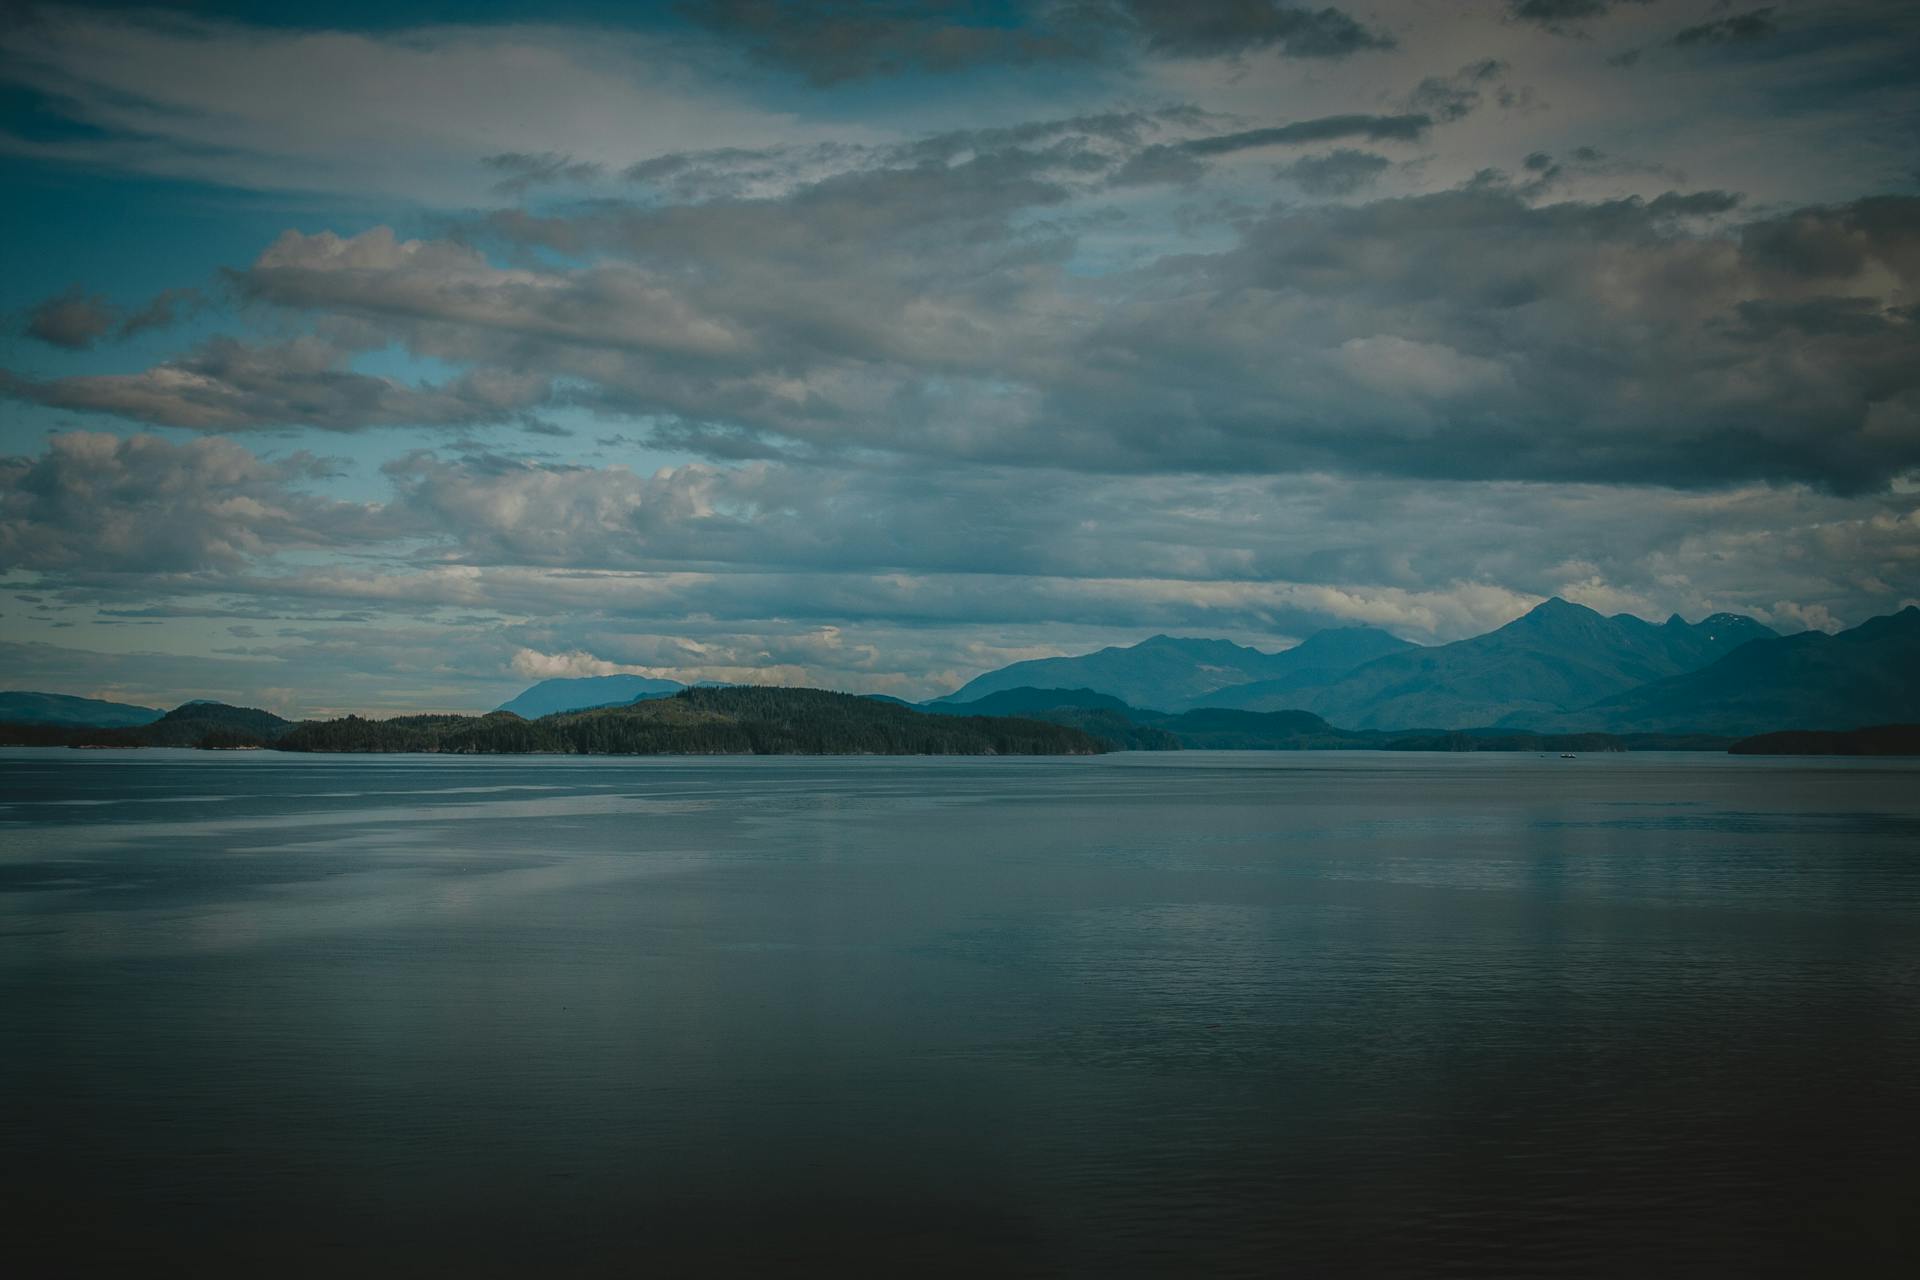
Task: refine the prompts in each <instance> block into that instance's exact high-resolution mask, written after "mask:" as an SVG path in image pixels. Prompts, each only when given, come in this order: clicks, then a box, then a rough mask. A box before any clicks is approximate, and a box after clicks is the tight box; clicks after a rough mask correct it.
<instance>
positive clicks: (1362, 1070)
mask: <svg viewBox="0 0 1920 1280" xmlns="http://www.w3.org/2000/svg"><path fill="white" fill-rule="evenodd" d="M0 805H4V808H0V1218H4V1219H5V1220H6V1222H5V1225H4V1239H3V1240H0V1250H3V1251H4V1262H0V1268H3V1269H5V1270H6V1271H7V1272H8V1273H9V1274H13V1275H34V1274H41V1273H51V1272H77V1271H80V1270H81V1269H83V1268H90V1267H92V1266H94V1265H95V1264H98V1263H100V1262H102V1261H106V1262H109V1263H112V1264H116V1265H118V1266H119V1267H120V1268H121V1269H122V1270H123V1271H124V1272H125V1273H126V1274H142V1275H145V1274H165V1273H170V1272H172V1273H181V1274H198V1275H205V1274H214V1273H218V1272H222V1271H228V1270H236V1269H242V1268H244V1269H247V1270H250V1271H253V1272H255V1273H258V1274H269V1273H271V1274H287V1273H295V1274H324V1275H335V1274H342V1275H344V1274H353V1273H361V1274H365V1273H368V1272H374V1273H390V1272H400V1271H410V1272H438V1273H444V1274H448V1275H461V1274H475V1273H494V1272H502V1273H511V1272H522V1273H524V1272H534V1271H545V1272H549V1273H552V1272H596V1273H633V1274H643V1273H647V1272H651V1273H653V1274H671V1275H678V1274H701V1273H709V1274H710V1273H716V1272H726V1271H749V1270H752V1271H761V1272H779V1271H786V1270H796V1269H798V1268H800V1267H802V1266H804V1265H808V1264H819V1263H823V1262H824V1263H827V1264H829V1265H832V1266H834V1267H835V1268H837V1269H838V1270H839V1271H841V1272H843V1273H888V1274H897V1275H915V1274H927V1273H930V1272H932V1273H951V1274H965V1275H973V1274H1002V1275H1005V1274H1025V1273H1054V1274H1057V1273H1062V1272H1068V1273H1079V1274H1086V1275H1114V1274H1127V1273H1157V1274H1206V1273H1217V1274H1228V1273H1244V1274H1273V1273H1276V1272H1289V1271H1290V1272H1292V1273H1294V1274H1301V1275H1321V1274H1328V1273H1350V1274H1366V1275H1390V1274H1433V1273H1450V1274H1460V1275H1490V1274H1512V1275H1541V1274H1549V1273H1575V1274H1606V1275H1645V1274H1701V1273H1740V1274H1755V1273H1794V1274H1827V1275H1859V1274H1866V1273H1882V1272H1884V1273H1889V1274H1892V1273H1900V1272H1909V1273H1911V1272H1910V1270H1909V1269H1910V1268H1912V1267H1914V1266H1915V1265H1916V1263H1920V762H1905V763H1902V762H1858V761H1808V760H1777V759H1776V760H1768V759H1737V758H1731V757H1712V756H1667V757H1654V756H1635V757H1585V758H1582V759H1580V760H1577V761H1563V760H1559V759H1551V758H1539V757H1533V756H1407V755H1372V754H1346V753H1341V754H1277V755H1252V754H1249V755H1216V754H1205V753H1192V754H1186V755H1177V756H1122V757H1108V758H1104V759H1093V760H1005V761H995V760H985V761H982V760H894V759H858V760H792V759H787V760H778V759H734V760H571V759H545V758H493V759H473V760H442V759H434V758H420V757H415V758H383V757H358V758H351V757H348V758H341V757H335V758H324V757H283V756H278V755H272V754H256V755H245V756H212V755H195V754H190V753H173V752H141V753H128V754H118V753H104V752H103V753H79V752H64V751H63V752H26V751H17V752H5V753H0Z"/></svg>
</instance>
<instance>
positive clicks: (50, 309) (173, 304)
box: [26, 285, 206, 351]
mask: <svg viewBox="0 0 1920 1280" xmlns="http://www.w3.org/2000/svg"><path fill="white" fill-rule="evenodd" d="M205 305H206V298H205V295H203V294H202V293H201V292H200V291H199V290H198V289H166V290H163V291H162V292H160V293H158V294H155V295H154V296H153V297H152V298H151V299H149V300H148V301H147V302H146V303H145V304H144V305H143V306H141V307H139V308H138V309H136V310H134V311H133V312H131V313H128V314H125V315H124V316H123V315H122V313H121V310H120V308H119V307H117V306H115V305H114V304H113V303H112V302H110V301H109V300H108V299H107V297H106V295H105V294H97V293H96V294H88V293H86V292H84V291H82V290H81V289H80V287H79V286H78V285H76V286H74V287H72V288H70V289H68V290H67V291H66V292H65V293H62V294H59V295H56V296H55V297H52V298H48V299H47V300H46V301H45V302H42V303H40V304H39V305H38V306H36V307H34V308H33V310H32V311H31V312H30V313H28V317H27V326H26V331H27V335H28V336H29V337H33V338H37V339H39V340H40V341H41V342H45V343H48V344H50V345H52V346H56V347H64V348H66V349H67V350H69V351H85V350H87V349H88V348H90V347H92V346H93V345H94V344H95V343H97V342H98V341H100V340H101V339H102V338H105V337H108V336H112V337H113V338H115V339H125V338H132V337H137V336H139V335H140V334H142V333H146V332H148V331H149V330H153V329H164V328H167V327H169V326H170V325H172V324H173V323H174V322H175V321H176V320H178V319H179V318H180V317H181V315H182V314H184V313H186V312H188V311H192V310H196V309H198V308H200V307H202V306H205Z"/></svg>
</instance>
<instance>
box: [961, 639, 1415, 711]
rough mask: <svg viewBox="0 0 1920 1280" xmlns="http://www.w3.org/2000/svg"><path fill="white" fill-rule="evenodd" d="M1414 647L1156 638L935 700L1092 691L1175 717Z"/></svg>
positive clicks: (1038, 665)
mask: <svg viewBox="0 0 1920 1280" xmlns="http://www.w3.org/2000/svg"><path fill="white" fill-rule="evenodd" d="M1414 647H1415V646H1413V645H1410V644H1408V643H1407V642H1406V641H1404V640H1401V639H1399V638H1398V637H1397V636H1393V635H1389V634H1388V633H1387V632H1385V631H1381V630H1379V629H1378V628H1375V627H1341V628H1336V629H1334V630H1331V631H1322V632H1318V633H1316V634H1315V635H1313V636H1310V637H1308V638H1307V640H1305V641H1304V642H1302V643H1301V644H1298V645H1296V646H1294V647H1293V648H1291V649H1285V650H1282V651H1281V652H1279V653H1266V652H1264V651H1262V650H1259V649H1250V648H1248V647H1247V646H1245V645H1239V644H1234V643H1233V642H1232V641H1230V640H1197V639H1185V638H1180V637H1176V636H1154V637H1153V638H1152V639H1150V640H1142V641H1141V642H1140V643H1139V644H1136V645H1132V646H1129V647H1127V648H1118V647H1116V648H1111V649H1101V650H1100V651H1098V652H1097V653H1088V654H1082V655H1080V656H1079V657H1071V658H1035V659H1032V660H1030V661H1027V662H1016V663H1014V664H1013V665H1011V666H1006V667H1002V668H1000V669H999V670H998V671H989V672H987V673H986V674H985V675H982V676H978V677H976V678H975V679H973V680H970V681H968V682H967V683H966V684H965V685H964V686H963V687H962V688H960V689H959V690H958V691H957V692H955V693H951V694H949V695H947V696H946V697H945V698H942V699H940V701H942V702H976V701H978V700H980V699H981V698H984V697H986V696H987V695H988V694H990V693H999V692H1001V691H1003V690H1007V689H1021V688H1029V689H1090V690H1093V691H1094V692H1096V693H1104V694H1109V695H1111V696H1113V697H1115V698H1118V699H1120V700H1121V701H1122V702H1125V703H1127V704H1128V705H1129V706H1133V707H1142V708H1146V707H1151V708H1156V709H1158V710H1162V711H1180V710H1184V709H1185V708H1187V707H1190V706H1193V705H1195V704H1196V703H1197V702H1199V701H1200V700H1202V699H1204V698H1206V697H1207V695H1209V694H1211V693H1213V692H1214V691H1216V690H1219V689H1224V688H1226V687H1228V686H1230V685H1242V684H1247V683H1249V682H1253V681H1268V680H1280V679H1284V678H1286V677H1289V676H1292V675H1295V674H1296V673H1299V672H1304V671H1313V672H1318V673H1333V674H1338V673H1340V672H1344V671H1348V670H1351V669H1352V668H1354V667H1356V666H1359V665H1360V664H1361V663H1363V662H1367V661H1369V660H1371V659H1374V658H1378V657H1380V656H1381V655H1382V654H1388V653H1396V652H1400V651H1403V650H1407V649H1412V648H1414Z"/></svg>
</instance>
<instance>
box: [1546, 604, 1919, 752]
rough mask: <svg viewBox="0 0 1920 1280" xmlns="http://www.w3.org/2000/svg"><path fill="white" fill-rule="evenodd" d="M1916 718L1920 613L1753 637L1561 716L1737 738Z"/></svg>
mask: <svg viewBox="0 0 1920 1280" xmlns="http://www.w3.org/2000/svg"><path fill="white" fill-rule="evenodd" d="M1909 720H1920V608H1915V607H1914V606H1912V605H1909V606H1908V607H1906V608H1905V609H1902V610H1901V611H1900V612H1899V613H1896V614H1891V615H1888V616H1886V617H1881V618H1872V619H1869V620H1868V621H1866V622H1863V623H1861V624H1860V625H1859V626H1857V627H1855V628H1853V629H1852V630H1850V631H1842V632H1840V633H1839V634H1838V635H1827V634H1825V633H1823V632H1818V631H1808V632H1803V633H1801V634H1800V635H1795V636H1781V637H1774V638H1771V639H1764V640H1755V641H1753V642H1752V643H1750V644H1745V645H1742V646H1740V647H1739V648H1737V649H1735V650H1734V651H1733V652H1731V653H1729V654H1726V655H1725V656H1723V657H1722V658H1720V659H1719V660H1718V661H1716V662H1714V663H1711V664H1710V665H1708V666H1705V667H1702V668H1701V669H1700V670H1698V671H1693V672H1689V673H1687V674H1685V675H1679V676H1674V677H1671V678H1669V679H1665V680H1659V681H1655V682H1653V683H1651V684H1648V685H1646V686H1644V687H1642V688H1637V689H1633V690H1630V691H1627V692H1624V693H1621V694H1618V695H1615V696H1613V697H1611V698H1606V699H1602V700H1599V701H1596V702H1595V703H1593V704H1592V705H1590V706H1587V707H1585V708H1582V709H1580V710H1579V711H1577V712H1575V713H1572V714H1568V715H1565V716H1561V717H1558V718H1557V719H1556V720H1555V721H1554V725H1553V727H1556V728H1563V729H1597V730H1601V731H1603V732H1608V733H1634V732H1650V733H1661V732H1673V731H1680V730H1693V731H1698V732H1705V733H1723V734H1727V735H1729V736H1733V737H1740V736H1743V735H1748V734H1763V733H1772V732H1775V731H1780V730H1790V729H1791V730H1804V729H1824V730H1840V729H1855V728H1858V727H1860V726H1861V725H1872V724H1886V723H1888V722H1889V721H1909Z"/></svg>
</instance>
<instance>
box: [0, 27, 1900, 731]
mask: <svg viewBox="0 0 1920 1280" xmlns="http://www.w3.org/2000/svg"><path fill="white" fill-rule="evenodd" d="M1916 67H1920V5H1914V4H1912V3H1910V0H1826V2H1813V0H1776V2H1775V3H1772V4H1767V5H1754V4H1749V3H1745V2H1744V0H1735V2H1733V3H1728V2H1727V0H1378V2H1375V3H1360V2H1355V3H1345V2H1344V0H1343V2H1342V3H1339V4H1337V5H1336V6H1333V7H1327V6H1323V5H1320V4H1318V3H1317V0H1315V2H1310V3H1307V4H1304V5H1298V6H1296V5H1294V4H1292V3H1289V2H1288V0H1220V2H1219V3H1215V4H1196V3H1182V2H1177V0H980V2H977V3H941V2H938V0H883V2H880V3H871V4H855V3H787V2H785V0H722V2H720V3H712V4H661V5H651V6H649V5H633V4H612V3H592V2H589V0H579V2H576V3H569V2H567V0H561V2H560V3H551V2H549V3H540V4H532V3H517V2H515V0H479V2H475V0H467V2H465V3H460V4H453V3H440V2H437V0H429V2H426V3H411V4H410V3H407V0H395V2H393V3H385V4H380V5H371V4H360V3H336V4H329V5H325V6H298V5H289V4H243V3H206V4H193V3H184V4H178V5H173V6H153V5H145V4H117V5H101V6H89V7H78V6H68V5H53V4H48V5H40V4H27V5H20V4H9V5H7V7H6V8H5V17H4V19H0V189H4V190H5V191H6V192H7V193H8V194H7V198H6V199H5V200H4V201H0V236H3V237H4V242H5V243H6V245H7V250H6V270H5V272H4V273H0V686H5V687H9V688H21V689H40V690H48V691H54V692H64V693H73V694H80V695H84V696H92V697H107V698H113V699H116V700H121V701H132V702H139V703H143V704H148V705H158V706H172V705H175V704H177V703H178V702H180V701H183V700H185V699H187V698H192V697H212V698H218V699H221V700H224V701H230V702H237V703H243V704H246V705H253V706H263V707H267V708H270V709H272V710H275V711H278V712H281V713H282V714H287V715H318V714H328V713H338V712H344V711H348V710H356V711H361V712H373V713H399V712H406V711H422V710H476V709H485V708H489V707H492V706H494V705H497V704H498V703H499V702H501V701H503V700H505V699H506V698H507V697H509V696H511V695H512V694H513V693H514V692H516V691H518V690H519V689H520V688H523V687H524V686H526V685H527V684H529V683H531V682H533V681H535V680H538V679H543V678H547V677H553V676H580V675H597V674H613V673H618V672H631V673H638V674H644V675H651V676H663V677H669V678H674V679H680V680H684V681H693V680H701V679H705V680H722V681H746V682H757V683H782V684H805V685H815V686H821V687H827V688H836V689H845V690H851V691H856V692H878V693H887V694H893V695H896V696H901V697H908V698H920V697H928V696H933V695H937V694H941V693H945V692H947V691H949V690H951V689H953V688H955V687H957V686H958V685H960V684H962V683H964V682H965V681H966V680H967V679H969V678H971V677H972V676H974V675H977V674H979V673H980V672H982V671H985V670H988V669H991V668H994V667H998V666H1001V665H1004V664H1006V663H1008V662H1013V661H1017V660H1020V659H1024V658H1033V657H1041V656H1047V655H1052V654H1059V653H1077V652H1085V651H1087V650H1090V649H1094V648H1099V647H1102V646H1104V645H1109V644H1130V643H1134V642H1136V641H1138V640H1140V639H1143V638H1145V637H1147V636H1149V635H1152V634H1155V633H1162V632H1164V633H1172V634H1180V635H1198V636H1220V637H1226V638H1229V639H1233V640H1236V641H1240V642H1242V643H1247V644H1254V645H1257V646H1259V647H1262V648H1266V649H1278V648H1282V647H1285V646H1287V645H1289V644H1292V643H1295V642H1297V641H1298V640H1299V639H1300V638H1302V637H1303V636H1305V635H1308V634H1311V633H1312V632H1314V631H1316V630H1319V629H1321V628H1324V627H1329V626H1342V625H1353V624H1360V623H1365V624H1371V625H1375V626H1381V627H1385V628H1386V629H1388V630H1390V631H1393V632H1395V633H1396V634H1398V635H1401V636H1403V637H1405V638H1407V639H1410V640H1414V641H1418V642H1421V643H1438V642H1445V641H1449V640H1455V639H1459V638H1462V637H1465V636H1469V635H1473V634H1477V633H1479V632H1482V631H1485V630H1488V629H1491V628H1493V627H1496V626H1499V625H1501V624H1503V623H1505V622H1507V621H1509V620H1511V619H1512V618H1514V617H1516V616H1518V615H1520V614H1521V613H1523V612H1525V611H1526V610H1527V609H1528V608H1530V607H1531V606H1533V605H1534V604H1536V603H1538V602H1539V601H1540V600H1542V599H1544V598H1546V597H1548V596H1551V595H1560V596H1563V597H1565V598H1567V599H1570V600H1574V601H1578V602H1580V603H1583V604H1588V605H1591V606H1592V607H1594V608H1597V609H1600V610H1601V611H1603V612H1606V613H1616V612H1627V613H1633V614H1638V615H1640V616H1643V617H1647V618H1651V619H1655V620H1659V619H1664V618H1665V617H1666V616H1668V615H1669V614H1671V613H1675V612H1678V613H1680V614H1682V615H1683V616H1685V617H1687V618H1689V619H1697V618H1699V617H1701V616H1704V615H1706V614H1709V613H1714V612H1719V611H1723V610H1728V611H1737V612H1742V613H1748V614H1751V615H1753V616H1755V617H1757V618H1759V619H1761V620H1762V621H1764V622H1767V623H1768V624H1770V625H1772V626H1774V627H1776V628H1778V629H1780V630H1783V631H1797V630H1802V629H1806V628H1817V629H1823V630H1829V631H1831V630H1835V629H1838V628H1841V627H1846V626H1852V625H1856V624H1858V623H1860V622H1862V621H1864V620H1865V619H1867V618H1869V617H1871V616H1874V615H1877V614H1884V613H1888V612H1892V611H1894V610H1896V609H1899V608H1901V607H1903V606H1905V605H1908V604H1913V603H1916V602H1920V340H1917V336H1916V335H1920V72H1916V71H1915V68H1916Z"/></svg>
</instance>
